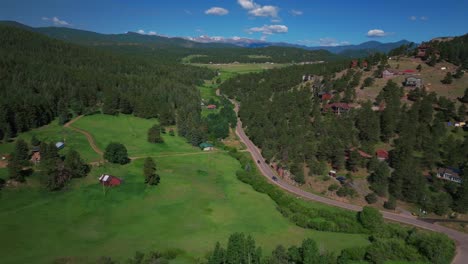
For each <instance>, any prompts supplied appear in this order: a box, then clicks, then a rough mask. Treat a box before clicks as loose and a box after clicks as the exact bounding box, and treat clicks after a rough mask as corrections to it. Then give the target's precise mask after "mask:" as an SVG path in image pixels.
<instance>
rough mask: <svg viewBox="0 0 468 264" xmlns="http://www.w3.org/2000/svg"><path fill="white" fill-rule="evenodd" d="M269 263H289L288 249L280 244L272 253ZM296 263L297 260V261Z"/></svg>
mask: <svg viewBox="0 0 468 264" xmlns="http://www.w3.org/2000/svg"><path fill="white" fill-rule="evenodd" d="M268 263H269V264H289V256H288V252H287V251H286V249H285V248H284V247H283V246H282V245H279V246H277V247H276V248H275V250H273V252H272V253H271V258H270V260H269V261H268ZM295 263H296V262H295Z"/></svg>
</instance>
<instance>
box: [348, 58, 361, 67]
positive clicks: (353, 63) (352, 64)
mask: <svg viewBox="0 0 468 264" xmlns="http://www.w3.org/2000/svg"><path fill="white" fill-rule="evenodd" d="M358 65H359V63H358V61H357V60H352V61H351V63H350V65H349V67H350V68H356V67H357V66H358Z"/></svg>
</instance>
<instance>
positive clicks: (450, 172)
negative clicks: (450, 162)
mask: <svg viewBox="0 0 468 264" xmlns="http://www.w3.org/2000/svg"><path fill="white" fill-rule="evenodd" d="M437 177H438V178H440V179H443V180H448V181H451V182H456V183H462V181H463V179H462V178H461V176H460V170H458V169H454V168H439V169H438V170H437Z"/></svg>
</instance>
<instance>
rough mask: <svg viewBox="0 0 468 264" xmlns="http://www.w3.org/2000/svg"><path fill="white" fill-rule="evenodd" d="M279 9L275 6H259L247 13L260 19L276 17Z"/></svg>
mask: <svg viewBox="0 0 468 264" xmlns="http://www.w3.org/2000/svg"><path fill="white" fill-rule="evenodd" d="M278 11H279V8H278V7H276V6H261V7H257V8H254V9H252V10H250V11H249V14H251V15H253V16H260V17H278Z"/></svg>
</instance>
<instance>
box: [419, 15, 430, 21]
mask: <svg viewBox="0 0 468 264" xmlns="http://www.w3.org/2000/svg"><path fill="white" fill-rule="evenodd" d="M419 19H421V20H423V21H426V20H428V19H429V18H428V17H426V16H422V17H420V18H419Z"/></svg>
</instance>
